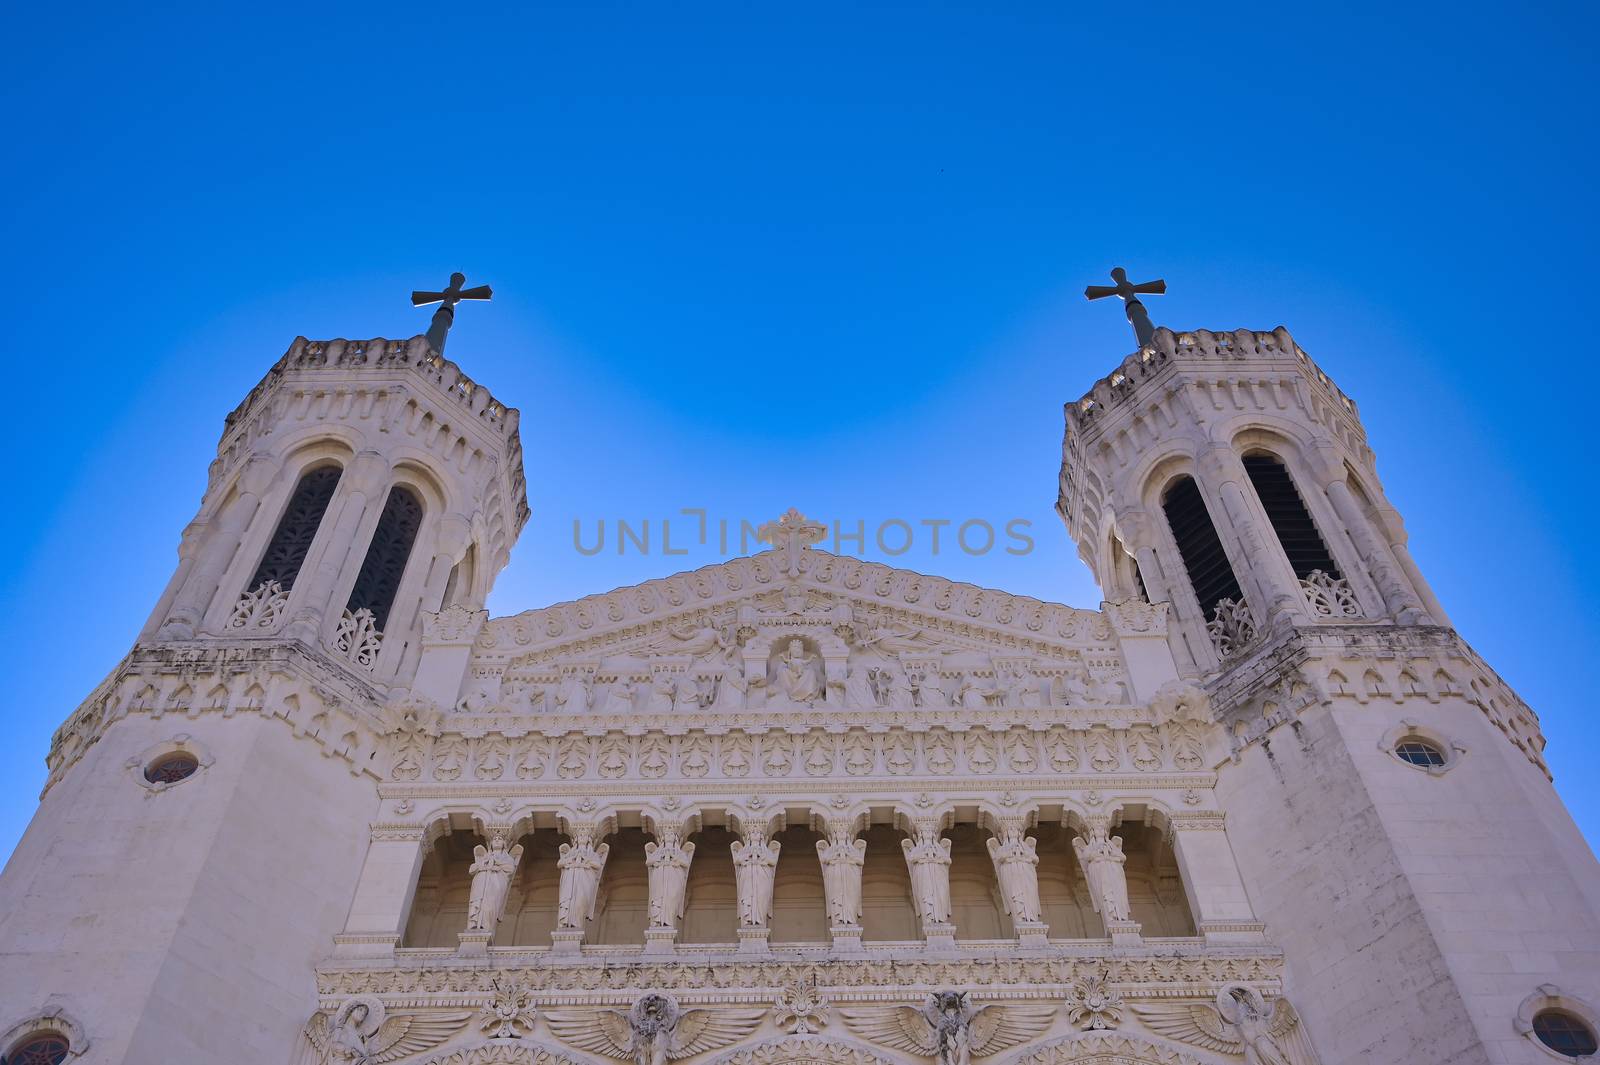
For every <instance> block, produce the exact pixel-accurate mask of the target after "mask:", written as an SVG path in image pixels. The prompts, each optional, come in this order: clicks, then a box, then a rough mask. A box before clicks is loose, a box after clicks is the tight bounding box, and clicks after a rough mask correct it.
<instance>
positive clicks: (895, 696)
mask: <svg viewBox="0 0 1600 1065" xmlns="http://www.w3.org/2000/svg"><path fill="white" fill-rule="evenodd" d="M878 687H879V688H880V690H882V692H883V698H882V701H881V702H880V703H879V705H880V706H890V707H894V708H895V709H897V710H904V709H907V708H909V707H912V706H915V705H916V704H917V695H916V692H915V691H913V690H912V687H911V681H910V679H909V678H908V677H907V676H906V671H905V670H904V669H901V668H900V666H899V665H897V664H894V663H890V664H889V665H887V666H885V667H883V668H882V669H881V670H879V672H878Z"/></svg>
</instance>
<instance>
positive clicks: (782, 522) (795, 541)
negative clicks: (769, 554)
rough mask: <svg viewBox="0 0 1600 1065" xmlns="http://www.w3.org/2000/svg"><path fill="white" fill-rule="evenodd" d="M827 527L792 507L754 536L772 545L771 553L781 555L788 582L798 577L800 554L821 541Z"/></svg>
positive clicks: (757, 531)
mask: <svg viewBox="0 0 1600 1065" xmlns="http://www.w3.org/2000/svg"><path fill="white" fill-rule="evenodd" d="M827 533H828V527H827V526H826V525H823V524H821V523H820V522H815V521H812V520H811V519H810V518H808V517H806V516H805V515H804V514H802V513H800V512H799V511H798V510H796V509H795V508H794V507H790V508H789V512H788V513H787V514H785V515H784V516H783V517H781V518H779V519H778V520H777V521H769V522H767V523H766V524H765V525H763V526H761V528H759V529H757V530H756V535H757V536H759V537H760V538H761V539H762V540H763V541H764V542H766V543H769V544H771V545H772V550H773V553H774V554H776V553H779V552H781V553H782V554H783V569H784V572H785V573H787V574H788V575H789V579H790V580H794V579H795V578H796V577H798V576H800V552H801V550H803V549H804V548H807V547H810V546H811V545H812V544H814V543H816V542H817V541H818V540H821V539H822V538H823V537H824V536H826V535H827Z"/></svg>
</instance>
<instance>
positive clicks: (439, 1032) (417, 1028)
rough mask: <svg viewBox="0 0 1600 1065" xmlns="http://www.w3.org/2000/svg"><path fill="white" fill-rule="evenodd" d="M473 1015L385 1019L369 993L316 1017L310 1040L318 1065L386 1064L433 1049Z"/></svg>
mask: <svg viewBox="0 0 1600 1065" xmlns="http://www.w3.org/2000/svg"><path fill="white" fill-rule="evenodd" d="M470 1017H471V1014H467V1013H444V1014H431V1015H430V1014H419V1013H410V1014H396V1015H395V1016H393V1017H388V1018H385V1016H384V1008H383V1003H381V1002H379V1001H378V1000H377V999H375V998H371V997H369V996H366V995H362V996H359V997H357V998H353V999H351V1000H349V1001H348V1002H346V1003H345V1004H344V1005H342V1006H340V1007H339V1008H338V1010H336V1011H334V1013H333V1014H332V1016H330V1015H328V1014H327V1013H317V1014H315V1015H314V1016H313V1017H312V1018H311V1020H310V1022H309V1023H308V1024H307V1025H306V1038H307V1039H309V1040H310V1041H311V1045H312V1047H314V1048H315V1050H316V1054H317V1057H316V1061H317V1065H382V1063H383V1062H387V1061H396V1060H398V1059H400V1058H404V1057H408V1056H410V1055H412V1054H420V1053H422V1052H423V1051H425V1050H431V1049H432V1048H434V1047H436V1046H438V1045H439V1044H440V1043H442V1042H444V1041H445V1040H446V1039H449V1038H450V1037H451V1036H453V1035H455V1034H456V1033H457V1032H459V1031H460V1030H461V1029H462V1028H463V1027H464V1026H465V1025H466V1023H467V1021H468V1019H470Z"/></svg>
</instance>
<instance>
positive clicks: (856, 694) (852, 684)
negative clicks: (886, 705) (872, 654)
mask: <svg viewBox="0 0 1600 1065" xmlns="http://www.w3.org/2000/svg"><path fill="white" fill-rule="evenodd" d="M849 669H850V672H849V673H848V674H847V675H846V676H845V681H844V705H845V706H847V707H849V708H851V709H853V710H859V709H862V708H864V707H872V706H882V705H883V700H882V699H881V698H879V696H878V688H877V685H875V684H874V683H873V679H874V676H875V674H876V670H877V667H875V666H869V665H868V664H867V663H865V662H862V661H856V662H853V663H851V664H850V667H849Z"/></svg>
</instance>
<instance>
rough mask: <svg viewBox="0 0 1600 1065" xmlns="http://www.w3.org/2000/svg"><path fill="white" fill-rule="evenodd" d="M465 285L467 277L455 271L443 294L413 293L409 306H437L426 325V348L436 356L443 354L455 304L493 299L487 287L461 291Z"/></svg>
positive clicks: (490, 290) (492, 292)
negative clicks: (431, 319) (432, 304)
mask: <svg viewBox="0 0 1600 1065" xmlns="http://www.w3.org/2000/svg"><path fill="white" fill-rule="evenodd" d="M466 283H467V275H466V274H463V273H461V272H460V271H457V272H456V273H453V274H451V275H450V285H449V287H448V288H446V289H445V290H444V291H443V292H413V293H412V294H411V306H413V307H423V306H426V305H427V304H430V303H437V304H439V309H438V310H436V311H434V312H433V321H432V322H430V323H428V347H430V348H432V349H433V351H434V353H435V354H436V355H443V354H444V338H445V335H446V334H447V333H449V332H450V326H451V325H453V324H454V323H455V320H456V304H458V303H460V302H461V301H462V300H487V299H492V298H493V297H494V291H493V290H492V289H490V288H489V286H488V285H479V286H477V287H476V288H469V289H463V288H462V287H461V286H462V285H464V284H466Z"/></svg>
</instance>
